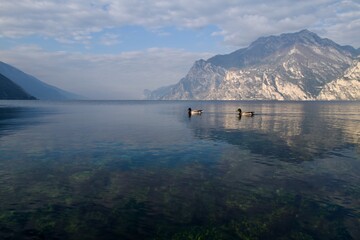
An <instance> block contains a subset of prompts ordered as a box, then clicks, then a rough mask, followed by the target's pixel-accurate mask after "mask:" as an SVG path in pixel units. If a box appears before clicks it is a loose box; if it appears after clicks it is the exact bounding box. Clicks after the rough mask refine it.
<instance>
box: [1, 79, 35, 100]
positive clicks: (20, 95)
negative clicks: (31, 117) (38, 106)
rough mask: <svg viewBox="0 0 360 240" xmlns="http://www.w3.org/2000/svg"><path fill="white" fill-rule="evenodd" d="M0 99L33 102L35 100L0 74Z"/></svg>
mask: <svg viewBox="0 0 360 240" xmlns="http://www.w3.org/2000/svg"><path fill="white" fill-rule="evenodd" d="M0 99H14V100H15V99H17V100H33V99H35V98H34V97H33V96H31V95H29V94H28V93H26V92H25V91H24V90H23V89H22V88H21V87H19V86H18V85H16V84H15V83H13V82H12V81H11V80H10V79H8V78H7V77H5V76H4V75H2V74H0Z"/></svg>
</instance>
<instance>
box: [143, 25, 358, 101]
mask: <svg viewBox="0 0 360 240" xmlns="http://www.w3.org/2000/svg"><path fill="white" fill-rule="evenodd" d="M359 54H360V50H359V49H355V48H353V47H351V46H340V45H339V44H337V43H335V42H333V41H331V40H329V39H326V38H320V37H319V36H318V35H316V34H315V33H313V32H310V31H308V30H302V31H300V32H296V33H287V34H281V35H280V36H270V37H261V38H259V39H258V40H256V41H255V42H253V43H252V44H251V45H250V46H249V47H247V48H243V49H240V50H237V51H235V52H232V53H230V54H226V55H216V56H214V57H212V58H210V59H208V60H198V61H196V62H195V63H194V65H193V66H192V68H191V69H190V71H189V72H188V74H187V75H186V76H185V77H184V78H182V79H181V80H180V81H179V82H178V83H177V84H174V85H171V86H167V87H162V88H159V89H157V90H154V91H147V92H145V94H146V97H147V98H148V99H161V100H177V99H179V100H186V99H189V100H191V99H193V100H248V99H268V100H316V99H318V96H319V94H320V92H321V91H322V89H323V88H324V87H325V86H327V84H330V83H331V82H333V84H336V83H337V82H334V80H335V79H339V78H341V77H342V76H343V75H344V72H345V71H346V70H347V69H348V68H349V67H350V66H351V65H352V64H353V61H354V60H355V59H356V57H357V56H358V55H359ZM348 83H350V82H348ZM332 89H335V87H334V86H332ZM342 89H343V91H351V87H350V89H347V88H346V89H345V88H342ZM350 95H351V94H347V93H346V94H345V95H344V96H350ZM351 96H352V95H351Z"/></svg>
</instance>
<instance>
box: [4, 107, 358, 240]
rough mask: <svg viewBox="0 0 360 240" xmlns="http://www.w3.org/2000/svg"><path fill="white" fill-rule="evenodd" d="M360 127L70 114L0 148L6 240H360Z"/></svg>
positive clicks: (312, 116)
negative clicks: (358, 150) (359, 141)
mask: <svg viewBox="0 0 360 240" xmlns="http://www.w3.org/2000/svg"><path fill="white" fill-rule="evenodd" d="M190 104H191V105H194V104H199V105H202V106H199V108H200V107H201V108H203V109H204V113H203V114H202V115H199V116H193V117H191V118H188V116H187V112H186V110H187V107H188V105H190ZM239 104H241V107H242V109H243V110H244V111H247V110H249V111H255V112H256V113H258V115H256V116H254V117H253V118H245V117H243V118H241V119H239V118H238V115H237V112H236V109H237V108H238V107H239ZM355 106H356V105H355ZM335 112H342V113H343V115H336V116H334V115H335V114H334V113H335ZM94 113H96V114H94ZM124 113H126V114H124ZM344 114H345V115H344ZM346 114H350V115H349V116H346ZM17 116H18V115H17ZM8 120H9V118H7V120H5V122H7V121H8ZM44 120H46V121H44ZM358 120H359V115H358V114H357V113H356V107H353V106H352V105H351V104H350V105H348V106H337V105H336V104H335V105H332V104H330V105H326V104H325V105H321V104H320V105H316V104H315V105H314V104H310V105H307V104H306V103H305V104H304V103H256V104H254V103H238V102H235V103H234V102H194V103H193V102H191V103H188V102H186V103H183V102H180V103H179V102H175V103H172V102H171V103H158V102H155V103H147V102H146V104H143V103H131V104H129V103H111V104H104V103H101V104H100V105H98V104H95V105H94V104H88V103H81V104H79V103H77V104H75V106H73V105H72V104H69V105H66V106H65V107H63V108H61V110H60V113H59V114H56V115H50V116H46V117H45V116H43V118H42V120H41V121H40V123H41V124H38V125H32V126H33V127H31V128H28V129H26V131H22V130H21V129H20V130H19V129H14V132H15V133H16V134H13V135H11V136H6V137H4V138H3V139H2V140H3V141H2V142H1V143H2V144H1V145H0V147H1V148H0V151H1V153H2V155H1V156H0V238H3V239H6V238H8V239H24V238H25V239H26V238H29V239H357V237H358V236H359V234H360V233H359V229H360V224H359V216H360V215H359V214H360V213H359V206H360V202H359V199H360V189H359V186H358V183H359V182H360V179H359V172H360V161H359V155H358V154H356V151H355V148H357V147H358V146H357V145H356V139H358V135H357V136H356V131H351V128H352V127H359V126H358V123H359V121H358ZM27 122H29V123H33V122H34V119H27ZM35 122H36V121H35ZM345 125H347V126H345ZM318 128H320V129H318ZM332 137H335V138H334V139H328V138H332ZM20 140H21V141H20ZM354 140H355V141H354Z"/></svg>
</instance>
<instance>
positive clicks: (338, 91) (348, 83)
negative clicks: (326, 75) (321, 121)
mask: <svg viewBox="0 0 360 240" xmlns="http://www.w3.org/2000/svg"><path fill="white" fill-rule="evenodd" d="M318 99H319V100H360V60H355V61H354V63H353V65H352V66H351V67H350V68H349V69H348V70H346V71H345V74H344V76H343V77H341V78H338V79H335V80H333V81H331V82H330V83H328V84H326V85H325V86H324V87H323V89H322V90H321V92H320V94H319V96H318Z"/></svg>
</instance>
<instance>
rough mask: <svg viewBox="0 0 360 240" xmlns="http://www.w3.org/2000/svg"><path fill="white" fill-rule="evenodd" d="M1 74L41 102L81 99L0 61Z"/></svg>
mask: <svg viewBox="0 0 360 240" xmlns="http://www.w3.org/2000/svg"><path fill="white" fill-rule="evenodd" d="M0 74H2V75H3V76H5V77H6V78H8V79H10V80H11V81H12V82H14V83H15V84H17V85H19V86H20V87H21V88H22V89H23V90H24V91H26V92H27V93H29V94H30V95H32V96H34V97H36V98H37V99H41V100H69V99H80V98H81V97H79V96H77V95H75V94H73V93H70V92H67V91H64V90H61V89H59V88H57V87H54V86H51V85H49V84H46V83H44V82H42V81H40V80H39V79H37V78H35V77H33V76H31V75H29V74H27V73H24V72H22V71H21V70H19V69H17V68H15V67H13V66H11V65H9V64H6V63H4V62H1V61H0Z"/></svg>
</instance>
